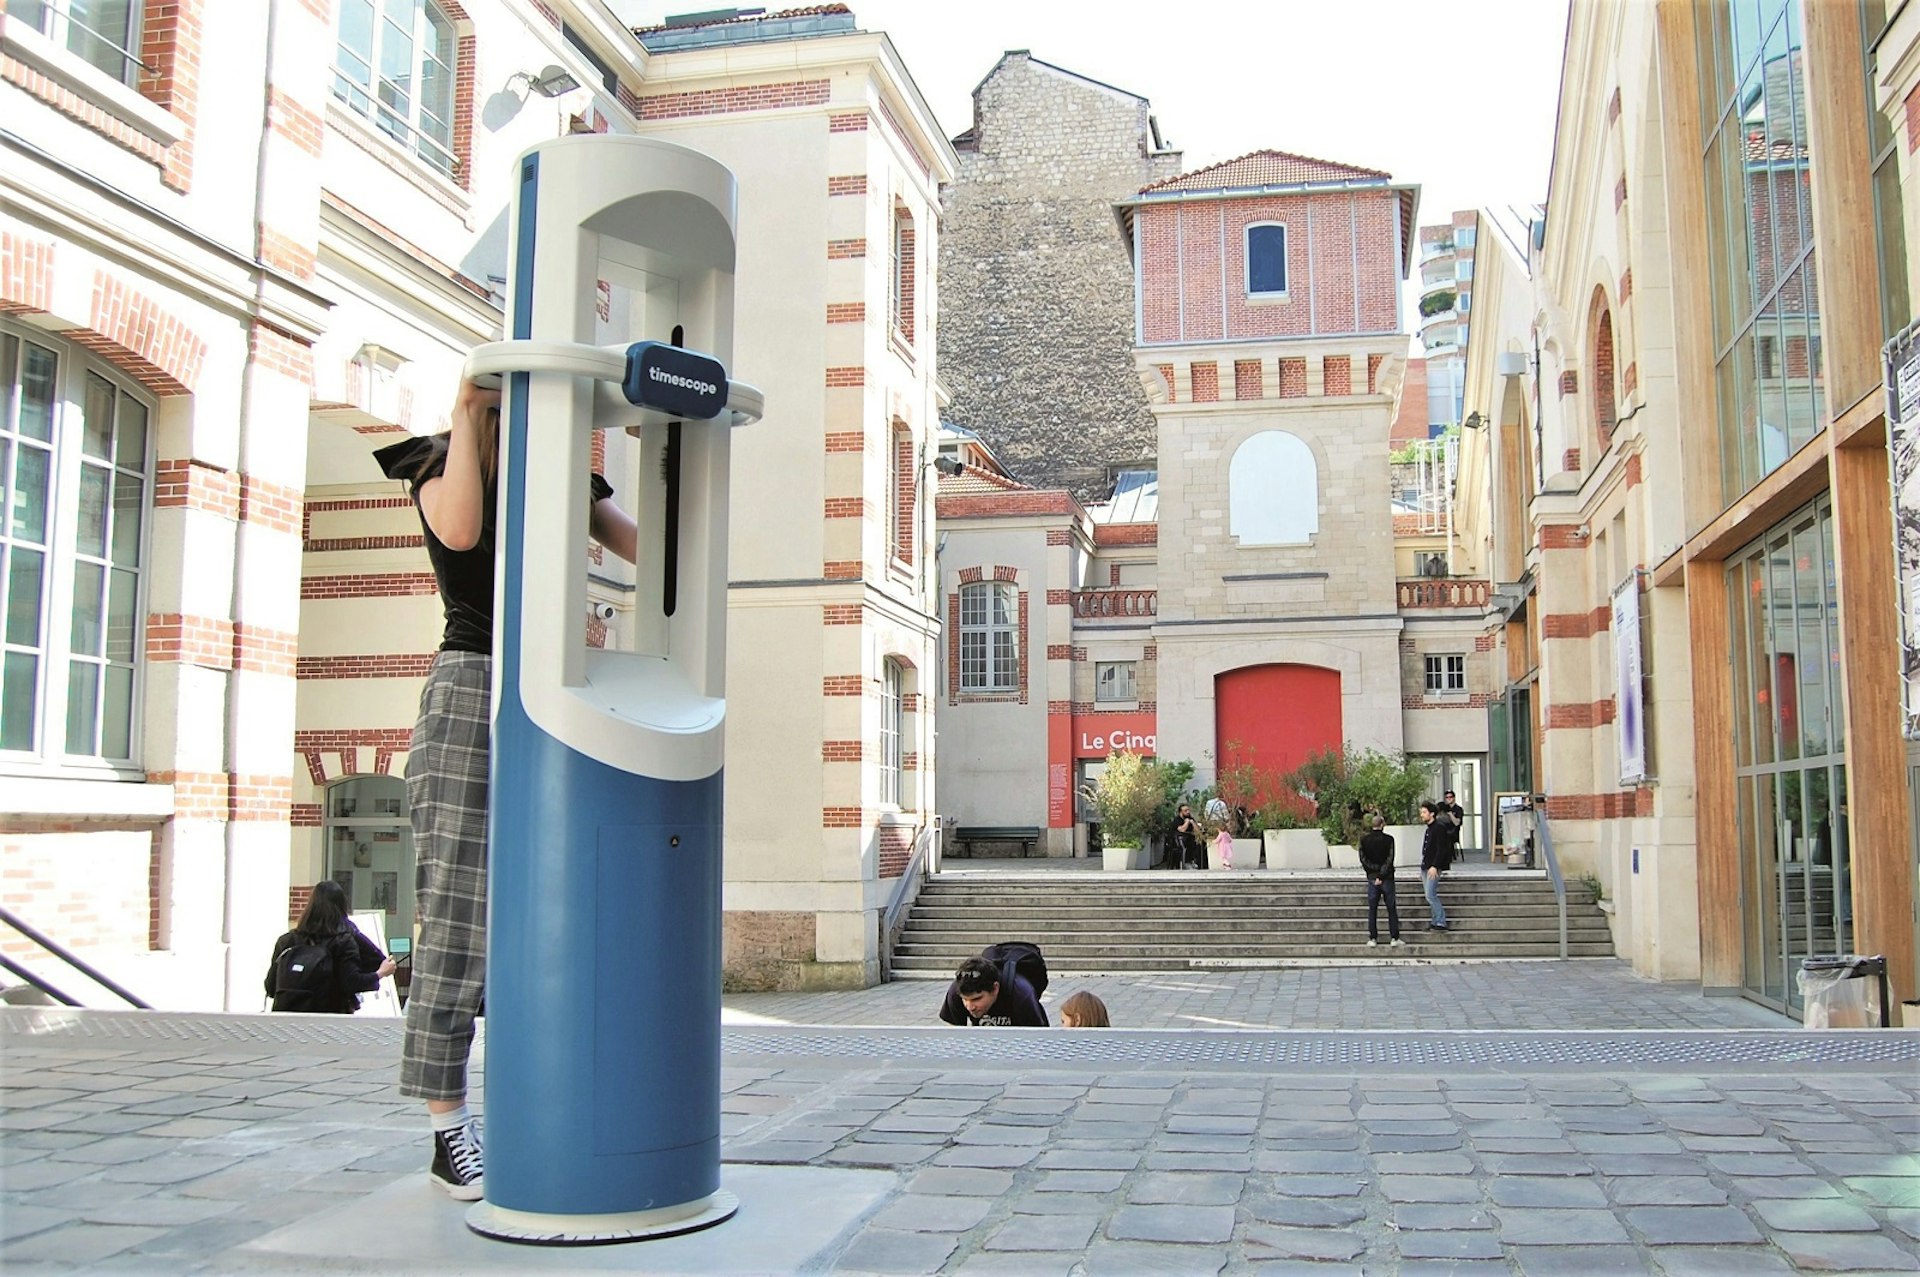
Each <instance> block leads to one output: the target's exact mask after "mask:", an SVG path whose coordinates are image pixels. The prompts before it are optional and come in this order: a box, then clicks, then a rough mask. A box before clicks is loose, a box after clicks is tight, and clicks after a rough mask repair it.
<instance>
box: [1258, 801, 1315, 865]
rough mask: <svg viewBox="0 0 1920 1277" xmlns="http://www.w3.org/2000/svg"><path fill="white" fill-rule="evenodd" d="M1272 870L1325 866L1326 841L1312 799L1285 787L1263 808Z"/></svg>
mask: <svg viewBox="0 0 1920 1277" xmlns="http://www.w3.org/2000/svg"><path fill="white" fill-rule="evenodd" d="M1260 814H1261V816H1262V818H1263V819H1264V821H1265V824H1266V833H1265V835H1264V838H1265V841H1266V851H1267V868H1269V869H1325V868H1326V867H1327V840H1326V838H1325V837H1323V836H1322V835H1321V833H1320V826H1319V825H1318V824H1317V823H1316V822H1315V820H1314V813H1313V800H1312V799H1310V798H1307V797H1304V796H1303V795H1301V794H1300V793H1298V792H1296V791H1294V790H1290V789H1283V790H1282V791H1281V792H1279V793H1277V794H1275V795H1274V796H1273V797H1272V798H1271V799H1269V800H1268V801H1267V803H1266V805H1265V806H1263V807H1262V808H1261V809H1260Z"/></svg>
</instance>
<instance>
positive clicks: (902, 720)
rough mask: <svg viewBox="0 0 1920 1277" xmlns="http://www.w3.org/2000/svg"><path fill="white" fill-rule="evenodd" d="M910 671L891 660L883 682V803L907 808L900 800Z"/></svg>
mask: <svg viewBox="0 0 1920 1277" xmlns="http://www.w3.org/2000/svg"><path fill="white" fill-rule="evenodd" d="M906 691H907V671H906V667H905V666H904V665H902V664H901V663H900V662H899V661H896V660H894V659H893V658H892V657H888V658H887V659H886V662H885V668H884V670H883V671H882V676H881V680H880V801H881V802H883V803H888V804H891V805H892V806H895V807H904V806H906V804H905V803H903V802H901V801H900V794H901V788H902V787H901V784H900V772H901V754H902V750H903V749H904V746H903V745H902V742H903V741H904V740H905V739H906V735H907V729H906Z"/></svg>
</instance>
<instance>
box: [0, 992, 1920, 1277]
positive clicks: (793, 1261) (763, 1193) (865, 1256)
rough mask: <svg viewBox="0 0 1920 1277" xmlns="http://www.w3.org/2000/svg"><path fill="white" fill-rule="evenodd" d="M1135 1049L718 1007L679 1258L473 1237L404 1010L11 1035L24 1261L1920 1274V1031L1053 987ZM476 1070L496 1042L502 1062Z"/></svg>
mask: <svg viewBox="0 0 1920 1277" xmlns="http://www.w3.org/2000/svg"><path fill="white" fill-rule="evenodd" d="M1083 987H1085V988H1092V989H1094V990H1095V991H1097V992H1098V993H1099V994H1100V995H1101V996H1102V997H1103V998H1104V999H1105V1000H1106V1001H1107V1002H1108V1004H1109V1006H1110V1007H1111V1008H1112V1009H1113V1011H1114V1014H1115V1020H1116V1022H1117V1023H1120V1024H1123V1025H1127V1026H1131V1027H1124V1028H1119V1029H1113V1030H1090V1031H1081V1032H1067V1031H1061V1030H998V1031H989V1032H968V1031H962V1030H953V1029H942V1028H928V1027H921V1026H924V1025H926V1023H927V1021H928V1020H929V1018H930V1013H931V1008H932V1007H933V1005H934V1004H935V1002H936V1000H937V997H938V995H939V992H940V989H939V986H938V985H937V984H934V983H929V982H918V983H908V982H902V983H899V984H893V985H888V986H883V987H881V988H878V989H873V990H867V991H864V992H861V993H848V994H757V995H739V996H731V997H729V998H728V999H727V1010H726V1021H727V1026H728V1027H727V1028H726V1031H725V1035H724V1037H725V1042H724V1052H725V1054H724V1058H723V1074H722V1089H723V1092H724V1102H723V1114H724V1116H723V1134H724V1140H725V1143H724V1151H723V1157H724V1159H725V1164H724V1165H723V1167H722V1173H721V1178H722V1184H723V1186H725V1187H726V1188H728V1189H729V1190H731V1191H733V1192H734V1193H736V1194H737V1195H738V1197H739V1198H740V1202H741V1207H740V1212H739V1214H738V1215H737V1216H735V1217H734V1218H733V1219H732V1220H730V1221H728V1222H727V1223H724V1224H722V1225H720V1226H719V1227H718V1228H715V1229H712V1230H709V1231H706V1232H701V1233H697V1234H691V1235H687V1236H683V1237H677V1238H671V1239H667V1240H663V1241H657V1242H648V1243H640V1244H634V1245H625V1246H610V1247H588V1248H580V1249H573V1250H559V1249H550V1248H525V1247H517V1246H511V1245H507V1244H505V1243H500V1242H492V1241H485V1240H482V1239H480V1238H478V1237H476V1236H474V1235H473V1234H471V1233H469V1232H468V1231H467V1230H466V1229H465V1227H464V1222H463V1221H464V1209H465V1208H464V1207H463V1206H462V1205H460V1204H457V1203H454V1202H451V1201H449V1200H448V1199H446V1198H445V1197H444V1196H442V1195H440V1194H439V1193H438V1192H436V1191H435V1190H433V1189H432V1188H430V1187H429V1186H428V1185H427V1183H426V1181H425V1176H424V1174H423V1173H422V1172H423V1171H424V1162H425V1158H424V1154H425V1152H426V1140H425V1137H424V1124H423V1122H422V1121H421V1119H420V1115H419V1113H418V1112H417V1111H416V1107H417V1106H416V1105H414V1104H412V1103H409V1102H406V1101H403V1100H401V1099H400V1097H399V1096H398V1094H397V1093H396V1091H395V1088H394V1080H395V1061H396V1058H397V1054H398V1040H399V1025H398V1023H397V1022H396V1021H392V1020H376V1019H364V1018H359V1017H355V1018H352V1019H345V1018H339V1017H305V1016H284V1015H283V1016H209V1015H185V1014H172V1013H138V1012H78V1013H76V1012H68V1011H62V1010H57V1009H50V1008H12V1009H7V1010H3V1011H0V1050H4V1059H5V1071H4V1075H0V1151H3V1156H0V1175H3V1177H4V1178H3V1182H0V1190H3V1196H0V1210H3V1214H0V1234H3V1239H0V1265H3V1266H4V1267H5V1269H6V1271H7V1272H8V1273H9V1274H10V1275H11V1274H15V1273H40V1272H47V1273H69V1272H133V1273H164V1274H172V1273H210V1274H239V1273H274V1274H282V1273H285V1274H291V1273H314V1274H318V1273H342V1272H346V1273H371V1272H378V1273H530V1272H542V1273H544V1272H572V1271H603V1270H625V1271H634V1272H648V1273H786V1272H796V1273H840V1272H847V1273H866V1272H873V1273H933V1272H948V1273H968V1274H974V1273H1017V1274H1061V1275H1062V1277H1070V1275H1076V1274H1086V1275H1088V1277H1093V1275H1097V1274H1127V1273H1206V1274H1212V1273H1254V1272H1273V1273H1317V1274H1353V1273H1365V1274H1369V1275H1376V1274H1407V1275H1409V1277H1411V1275H1414V1274H1429V1273H1433V1274H1438V1273H1459V1274H1479V1273H1487V1274H1493V1273H1502V1274H1514V1273H1522V1274H1540V1275H1546V1274H1590V1273H1668V1274H1695V1273H1697V1274H1716V1273H1738V1274H1741V1275H1742V1277H1747V1275H1750V1274H1764V1273H1770V1272H1795V1271H1802V1272H1833V1271H1841V1272H1871V1273H1891V1272H1913V1271H1920V1157H1916V1155H1915V1150H1916V1148H1920V1033H1915V1032H1911V1031H1899V1030H1894V1031H1853V1032H1838V1033H1813V1032H1808V1031H1805V1030H1802V1029H1799V1028H1797V1027H1794V1026H1792V1025H1791V1024H1789V1023H1788V1022H1787V1021H1785V1020H1783V1019H1782V1018H1781V1017H1779V1016H1777V1015H1774V1014H1772V1013H1771V1012H1767V1011H1765V1010H1764V1009H1762V1008H1758V1007H1754V1006H1752V1005H1750V1004H1747V1003H1745V1002H1742V1001H1739V1000H1735V999H1724V998H1715V999H1709V998H1703V997H1701V996H1700V995H1699V993H1698V991H1697V990H1694V989H1690V988H1688V987H1685V986H1661V985H1654V984H1650V983H1648V982H1646V981H1643V980H1640V979H1637V978H1636V977H1634V976H1633V975H1632V973H1631V971H1630V970H1629V969H1628V968H1627V967H1626V965H1625V964H1623V963H1619V962H1611V961H1607V962H1575V963H1509V964H1497V965H1496V964H1452V965H1434V966H1406V967H1391V968H1352V967H1345V968H1305V969H1293V970H1286V971H1262V972H1224V973H1217V974H1216V973H1199V974H1181V975H1174V976H1126V977H1118V976H1105V977H1095V976H1087V977H1077V976H1076V977H1062V978H1060V979H1059V981H1058V983H1057V984H1056V986H1055V987H1054V988H1053V989H1051V990H1050V991H1049V996H1048V999H1047V1000H1048V1002H1049V1003H1057V1001H1058V1000H1059V999H1060V998H1063V997H1065V996H1066V995H1067V994H1068V993H1070V992H1072V991H1074V990H1075V989H1078V988H1083ZM481 1058H482V1065H483V1067H484V1049H483V1051H482V1056H481Z"/></svg>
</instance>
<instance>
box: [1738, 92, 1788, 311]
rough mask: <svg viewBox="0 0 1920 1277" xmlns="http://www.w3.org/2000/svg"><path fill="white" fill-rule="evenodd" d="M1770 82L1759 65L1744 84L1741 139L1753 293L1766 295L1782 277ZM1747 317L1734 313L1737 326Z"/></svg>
mask: <svg viewBox="0 0 1920 1277" xmlns="http://www.w3.org/2000/svg"><path fill="white" fill-rule="evenodd" d="M1768 105H1769V102H1768V98H1767V85H1766V79H1765V75H1764V68H1762V67H1758V66H1756V67H1755V68H1754V69H1753V70H1752V71H1750V72H1749V73H1748V74H1747V77H1746V79H1744V80H1743V81H1741V84H1740V108H1739V109H1740V120H1739V127H1740V141H1741V147H1742V151H1741V161H1742V172H1741V179H1740V194H1741V203H1742V205H1743V207H1744V213H1743V216H1742V217H1741V223H1742V229H1743V231H1744V232H1745V236H1746V241H1747V261H1748V263H1749V264H1750V269H1751V272H1752V274H1751V282H1752V288H1753V297H1754V298H1755V299H1756V300H1760V299H1764V298H1765V297H1766V296H1767V294H1768V293H1769V292H1771V291H1772V289H1773V283H1774V281H1775V280H1776V279H1778V278H1779V274H1778V268H1779V263H1778V260H1777V258H1776V257H1775V255H1774V233H1773V217H1772V213H1771V210H1770V209H1769V206H1768V194H1769V192H1770V187H1769V186H1768V178H1769V174H1770V169H1771V163H1770V151H1769V147H1770V142H1769V140H1768V135H1767V108H1768ZM1745 318H1746V316H1745V315H1742V314H1740V313H1739V312H1738V311H1736V312H1735V313H1734V323H1735V326H1736V327H1737V326H1738V325H1739V323H1740V322H1741V321H1742V320H1744V319H1745Z"/></svg>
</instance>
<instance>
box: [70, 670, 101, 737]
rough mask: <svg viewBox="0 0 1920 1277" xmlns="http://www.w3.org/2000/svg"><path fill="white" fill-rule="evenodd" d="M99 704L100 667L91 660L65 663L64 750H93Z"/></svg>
mask: <svg viewBox="0 0 1920 1277" xmlns="http://www.w3.org/2000/svg"><path fill="white" fill-rule="evenodd" d="M99 708H100V667H99V666H98V665H95V664H94V663H93V662H91V661H71V662H69V663H68V665H67V752H68V753H69V754H91V753H93V752H94V745H93V729H94V724H95V722H96V721H97V720H96V717H95V715H96V714H97V712H98V710H99Z"/></svg>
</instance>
